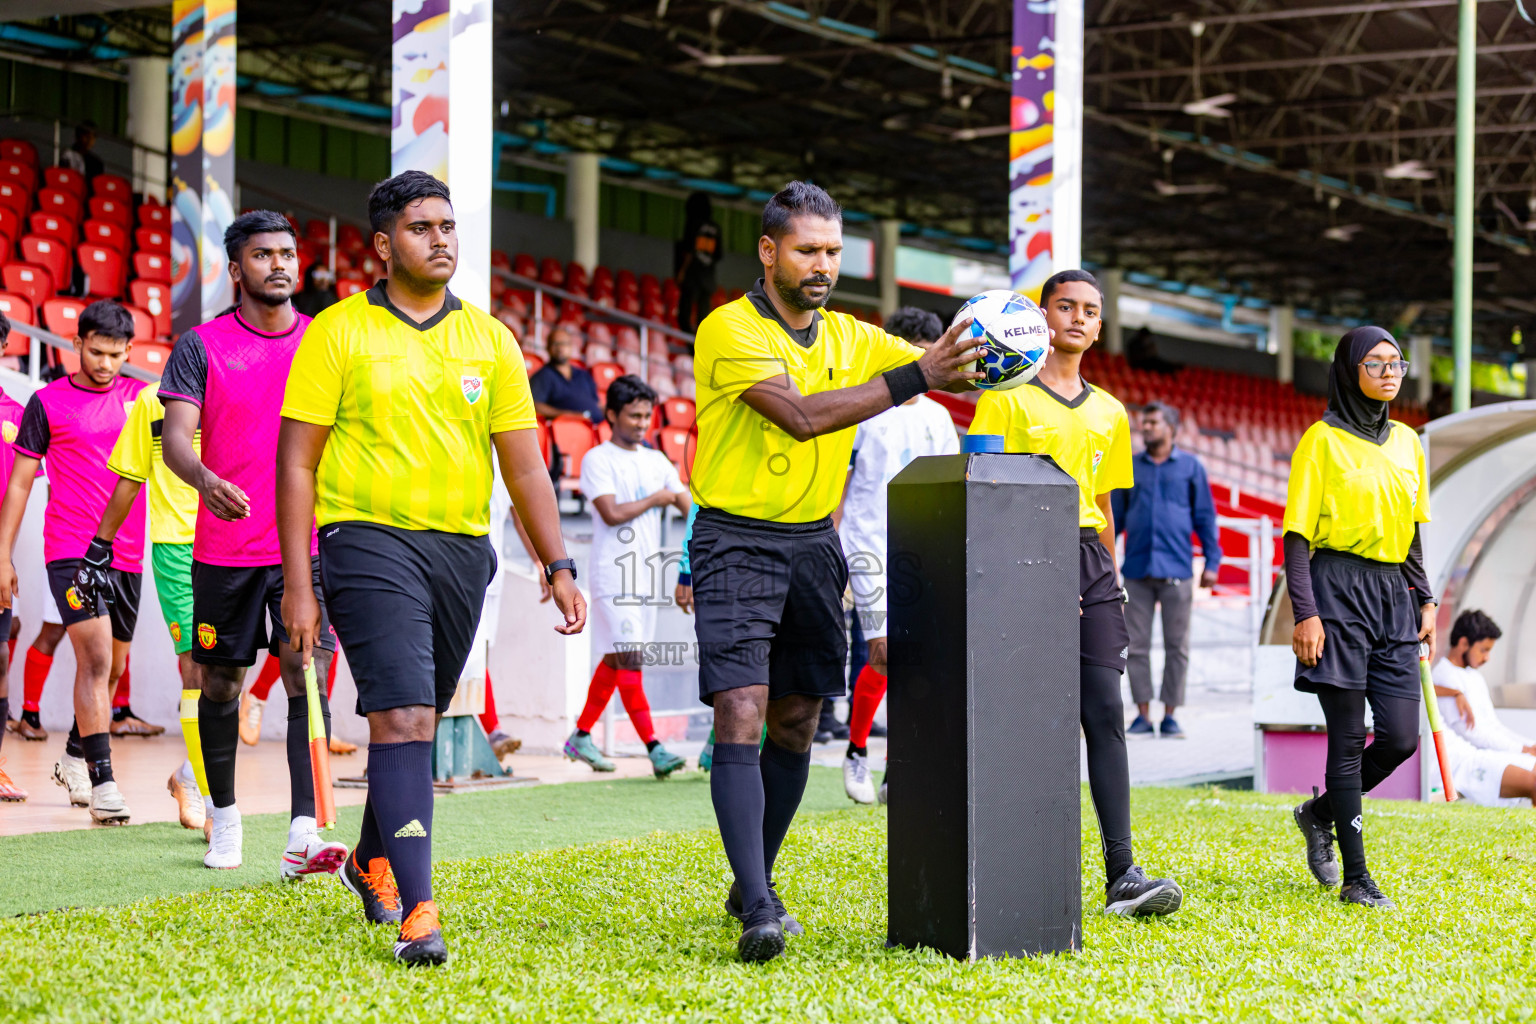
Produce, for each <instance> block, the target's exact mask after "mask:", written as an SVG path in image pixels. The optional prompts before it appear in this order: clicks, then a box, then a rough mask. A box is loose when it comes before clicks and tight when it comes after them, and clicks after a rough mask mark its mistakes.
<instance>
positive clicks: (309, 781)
mask: <svg viewBox="0 0 1536 1024" xmlns="http://www.w3.org/2000/svg"><path fill="white" fill-rule="evenodd" d="M320 715H321V717H322V718H324V719H325V738H326V739H327V740H329V739H330V738H331V704H330V702H329V701H327V700H326V699H325V694H324V693H321V694H320ZM288 795H289V804H290V810H289V812H288V817H289V820H292V819H294V818H297V817H298V816H299V815H301V814H302V815H305V816H307V817H311V818H313V817H314V816H315V776H314V773H313V769H312V768H311V767H310V764H309V698H308V697H306V696H305V695H304V694H302V693H301V694H299V695H298V696H297V697H289V698H288Z"/></svg>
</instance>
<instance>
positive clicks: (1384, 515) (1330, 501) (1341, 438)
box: [1281, 420, 1429, 562]
mask: <svg viewBox="0 0 1536 1024" xmlns="http://www.w3.org/2000/svg"><path fill="white" fill-rule="evenodd" d="M1427 522H1429V474H1428V473H1427V472H1425V468H1424V446H1423V445H1421V444H1420V443H1419V437H1418V435H1417V434H1416V433H1414V430H1413V428H1412V427H1410V426H1408V425H1407V424H1405V423H1397V422H1395V421H1394V422H1393V423H1392V429H1391V432H1390V433H1389V434H1388V435H1387V440H1386V442H1385V443H1383V444H1372V443H1371V442H1369V441H1367V440H1365V439H1364V438H1361V437H1356V436H1355V435H1354V434H1351V433H1350V432H1349V431H1347V430H1340V429H1339V428H1338V427H1334V426H1330V425H1328V424H1327V423H1324V422H1322V421H1321V420H1319V421H1318V422H1316V423H1314V424H1312V426H1310V427H1308V428H1307V432H1306V433H1305V434H1302V435H1301V443H1300V444H1298V445H1297V446H1296V452H1295V454H1294V455H1292V456H1291V482H1290V486H1289V487H1287V489H1286V494H1285V519H1284V520H1283V524H1282V527H1281V529H1282V530H1283V531H1284V532H1286V533H1299V534H1301V535H1302V536H1303V537H1305V538H1307V540H1308V541H1310V542H1311V544H1312V548H1313V550H1316V549H1318V548H1331V549H1332V550H1335V551H1348V552H1349V553H1350V554H1355V555H1359V556H1360V557H1362V558H1370V559H1374V560H1375V561H1378V562H1401V561H1402V560H1403V559H1405V558H1407V557H1408V548H1409V547H1410V546H1411V545H1412V544H1413V528H1414V524H1415V523H1427Z"/></svg>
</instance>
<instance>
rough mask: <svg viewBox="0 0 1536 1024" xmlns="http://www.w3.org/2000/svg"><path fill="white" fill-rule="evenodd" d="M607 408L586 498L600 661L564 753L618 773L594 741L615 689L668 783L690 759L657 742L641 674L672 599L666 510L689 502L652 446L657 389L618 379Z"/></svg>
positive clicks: (590, 461) (586, 462)
mask: <svg viewBox="0 0 1536 1024" xmlns="http://www.w3.org/2000/svg"><path fill="white" fill-rule="evenodd" d="M605 405H606V407H607V411H606V414H605V415H606V416H607V418H608V425H609V426H610V427H611V428H613V438H612V439H611V440H609V441H605V442H603V443H602V444H600V445H598V446H597V447H596V448H593V449H592V450H591V451H589V452H587V454H586V457H585V458H584V459H582V460H581V493H582V494H584V495H586V498H587V500H588V501H589V502H591V503H592V559H591V569H590V572H591V580H592V582H591V588H592V605H591V618H590V621H591V623H592V653H593V654H595V655H597V656H599V657H600V658H601V659H602V660H601V661H600V662H599V663H598V666H597V671H596V672H594V673H593V674H592V685H591V686H590V687H589V688H588V690H587V704H586V707H584V708H583V709H582V712H581V715H580V717H578V718H577V719H576V730H575V732H573V733H571V736H570V738H569V739H567V740H566V741H565V756H566V757H569V758H570V759H571V760H573V761H585V762H586V763H587V764H589V765H591V766H592V769H593V771H599V772H611V771H613V769H614V765H613V762H612V761H610V760H608V759H607V758H605V757H604V756H603V755H602V753H601V751H599V750H598V749H597V744H596V743H594V742H592V726H593V725H595V724H596V723H597V720H598V718H600V717H601V716H602V714H603V711H604V709H606V708H607V707H608V701H609V700H610V699H611V698H612V697H613V691H614V690H615V689H617V690H618V691H619V699H620V700H622V701H623V702H624V710H625V711H626V712H628V713H629V721H630V724H631V725H633V726H634V727H635V732H636V733H638V734H639V736H640V739H641V740H642V741H644V743H645V746H646V750H647V751H648V752H649V756H650V759H651V769H652V771H653V772H655V774H656V777H657V778H658V779H661V778H666V777H667V776H668V775H670V774H672V773H673V772H675V771H677V770H678V769H680V768H683V767H686V766H687V761H685V760H684V759H683V758H681V757H679V756H677V755H676V754H674V753H672V752H671V751H669V750H667V748H665V747H663V746H662V745H661V743H660V742H658V741H657V739H656V730H655V728H654V726H653V725H652V724H651V706H650V704H649V703H647V702H646V699H645V688H644V686H643V684H642V682H641V676H640V671H641V667H642V666H643V665H644V663H645V645H647V644H650V643H652V642H653V641H655V639H656V609H657V608H658V607H659V606H660V605H661V603H662V602H663V601H665V600H667V598H666V596H665V595H664V594H663V592H662V586H661V582H660V579H661V574H662V567H663V565H664V564H665V556H664V555H663V554H662V553H661V517H662V516H663V515H664V514H665V513H664V512H663V509H665V508H667V507H668V506H671V507H672V508H675V509H677V510H678V511H679V512H681V513H682V514H683V515H685V516H686V515H687V514H688V509H689V505H690V499H689V497H688V488H686V487H684V486H683V482H682V480H681V479H680V478H679V477H678V475H677V468H676V467H675V466H673V465H672V463H671V462H670V461H669V460H668V459H667V457H666V456H665V455H663V454H661V452H659V451H656V450H655V449H654V448H647V447H645V432H646V431H647V430H649V429H650V426H651V413H652V412H653V410H655V408H656V392H655V391H652V390H651V388H650V386H649V385H647V384H646V383H645V381H643V380H641V379H640V378H639V377H636V376H633V375H629V376H624V377H620V378H619V379H618V380H616V381H614V382H613V383H612V384H610V385H608V396H607V401H606V403H605Z"/></svg>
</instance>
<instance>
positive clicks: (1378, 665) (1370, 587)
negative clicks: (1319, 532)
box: [1296, 548, 1421, 700]
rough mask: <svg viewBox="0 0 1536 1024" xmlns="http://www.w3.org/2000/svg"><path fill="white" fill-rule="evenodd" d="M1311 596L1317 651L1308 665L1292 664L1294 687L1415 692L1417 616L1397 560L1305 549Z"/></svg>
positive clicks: (1414, 695) (1404, 694) (1394, 694)
mask: <svg viewBox="0 0 1536 1024" xmlns="http://www.w3.org/2000/svg"><path fill="white" fill-rule="evenodd" d="M1312 599H1313V600H1314V601H1316V602H1317V613H1318V615H1319V616H1320V617H1321V618H1322V620H1323V653H1322V656H1321V657H1320V658H1318V659H1317V664H1316V665H1315V666H1313V667H1312V668H1307V667H1306V666H1305V665H1303V664H1302V663H1301V662H1299V661H1298V662H1297V663H1296V689H1298V690H1301V691H1303V692H1305V693H1316V692H1317V690H1318V687H1320V686H1337V687H1339V688H1341V689H1345V690H1365V691H1366V692H1367V693H1372V694H1381V695H1384V696H1388V697H1411V698H1413V699H1415V700H1417V699H1418V698H1419V695H1420V692H1421V691H1420V687H1419V616H1418V613H1417V612H1416V611H1415V609H1414V607H1413V594H1412V593H1411V592H1410V591H1409V589H1408V581H1407V580H1406V579H1404V578H1403V569H1402V566H1400V565H1396V564H1394V563H1392V562H1375V561H1372V560H1371V559H1369V558H1361V557H1360V556H1359V555H1351V554H1348V553H1346V552H1343V551H1329V550H1328V549H1326V548H1321V549H1319V550H1318V551H1317V552H1315V553H1314V554H1313V555H1312Z"/></svg>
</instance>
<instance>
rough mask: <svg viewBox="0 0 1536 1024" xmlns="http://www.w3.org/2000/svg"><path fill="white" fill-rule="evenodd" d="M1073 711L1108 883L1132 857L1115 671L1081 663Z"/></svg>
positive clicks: (1126, 771)
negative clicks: (1079, 726)
mask: <svg viewBox="0 0 1536 1024" xmlns="http://www.w3.org/2000/svg"><path fill="white" fill-rule="evenodd" d="M1081 686H1082V695H1081V697H1080V698H1079V700H1080V703H1079V711H1078V717H1079V719H1080V721H1081V722H1082V725H1083V737H1084V739H1085V740H1087V745H1088V790H1089V792H1090V793H1092V794H1093V811H1094V814H1096V815H1097V816H1098V819H1099V839H1100V841H1101V842H1102V843H1103V845H1104V876H1105V877H1104V884H1105V886H1109V885H1113V884H1114V883H1115V882H1116V881H1118V880H1119V879H1120V876H1121V875H1123V874H1125V872H1126V871H1127V870H1128V869H1129V868H1130V867H1131V865H1132V864H1133V863H1134V859H1133V857H1132V854H1131V769H1130V765H1129V763H1128V762H1127V761H1126V756H1125V707H1124V705H1123V704H1122V703H1121V701H1120V673H1119V672H1118V671H1116V670H1115V669H1112V668H1107V667H1105V666H1103V665H1083V666H1082V667H1081Z"/></svg>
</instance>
